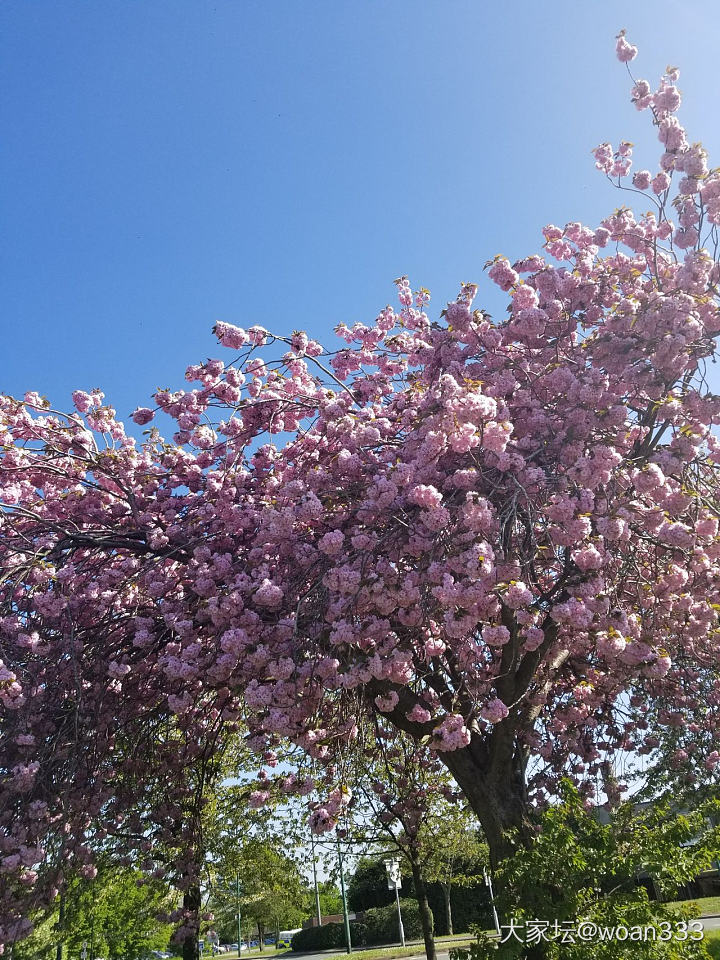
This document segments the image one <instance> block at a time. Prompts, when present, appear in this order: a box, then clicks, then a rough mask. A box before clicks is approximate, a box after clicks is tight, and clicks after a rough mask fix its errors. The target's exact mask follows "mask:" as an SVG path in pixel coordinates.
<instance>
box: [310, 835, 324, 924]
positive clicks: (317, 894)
mask: <svg viewBox="0 0 720 960" xmlns="http://www.w3.org/2000/svg"><path fill="white" fill-rule="evenodd" d="M310 850H311V851H312V864H313V886H314V887H315V913H316V914H317V922H318V926H319V927H321V926H322V910H321V909H320V890H319V889H318V880H317V863H316V860H315V837H314V835H313V832H312V831H310Z"/></svg>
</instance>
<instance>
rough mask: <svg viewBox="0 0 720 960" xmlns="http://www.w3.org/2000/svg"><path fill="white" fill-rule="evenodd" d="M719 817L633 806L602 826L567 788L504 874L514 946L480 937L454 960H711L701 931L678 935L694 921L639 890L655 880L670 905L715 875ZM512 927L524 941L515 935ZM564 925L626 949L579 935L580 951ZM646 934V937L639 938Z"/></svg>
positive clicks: (504, 916) (508, 937)
mask: <svg viewBox="0 0 720 960" xmlns="http://www.w3.org/2000/svg"><path fill="white" fill-rule="evenodd" d="M715 815H716V813H715ZM712 816H713V811H712V810H710V809H709V807H708V808H707V809H706V808H705V807H700V808H698V810H697V811H695V812H694V813H692V814H689V815H687V816H682V815H678V814H677V812H674V811H673V810H672V808H671V806H670V804H669V803H667V802H666V803H655V804H653V805H652V806H651V807H650V808H649V809H647V810H644V811H641V812H639V811H638V810H637V809H636V808H634V807H633V805H632V804H631V803H627V804H623V805H622V806H621V807H620V808H619V809H618V810H616V811H615V812H614V814H613V818H612V820H611V822H610V823H609V824H602V823H600V822H599V821H598V820H597V818H596V817H594V816H592V815H591V814H590V813H588V811H587V810H586V809H585V808H584V806H583V803H582V800H581V798H580V796H579V794H578V793H577V791H576V790H575V788H574V787H572V786H571V785H570V784H568V783H566V784H564V786H563V793H562V803H560V804H558V805H557V806H554V807H552V808H551V809H550V810H548V811H547V812H546V813H545V814H544V816H543V818H542V823H541V830H540V832H539V834H538V836H537V839H536V840H535V841H534V843H533V844H532V845H531V846H530V847H529V848H528V849H524V850H523V849H521V850H519V851H518V852H517V854H516V855H515V856H513V857H512V858H510V859H509V860H506V861H505V862H504V863H503V864H502V866H501V869H500V870H499V871H498V877H497V883H496V895H497V898H498V910H499V914H500V923H501V925H503V924H504V925H505V926H504V929H503V937H504V938H505V942H504V943H498V942H497V941H494V940H493V939H491V938H488V937H487V936H485V935H484V934H480V935H479V936H478V940H477V943H476V944H475V945H473V946H472V947H471V948H470V949H469V950H462V949H457V950H452V951H451V953H450V956H451V960H489V958H492V960H516V958H520V957H532V958H533V960H535V958H538V960H539V958H543V960H596V958H597V960H700V958H707V957H709V954H708V952H707V949H706V947H705V945H704V944H703V943H702V941H697V940H695V939H693V937H694V935H695V934H694V932H693V929H692V928H691V929H690V931H688V932H687V933H685V932H684V931H683V928H682V927H680V926H678V925H679V924H681V923H683V922H687V921H689V920H690V919H691V918H692V916H693V913H692V911H691V910H689V909H688V910H686V911H685V912H684V913H682V912H680V911H678V910H677V909H672V910H671V909H669V908H668V907H665V906H663V904H661V903H658V902H653V901H650V900H649V899H648V892H647V889H646V888H645V887H644V886H643V885H642V884H641V882H640V881H641V880H642V879H643V878H644V877H651V878H652V880H653V881H654V885H655V888H656V889H658V890H659V891H660V893H661V895H663V896H666V897H667V896H669V895H671V894H672V893H673V892H674V891H675V890H677V888H678V887H680V886H682V885H683V884H685V883H688V882H689V881H691V880H692V879H694V878H695V877H696V876H697V875H698V874H699V873H700V872H701V871H702V870H703V869H705V868H706V867H707V866H709V865H710V861H711V860H713V859H716V858H717V850H718V845H719V838H718V830H717V828H712V827H710V828H709V827H708V818H709V817H710V818H712ZM694 915H695V916H696V915H697V910H696V912H695V914H694ZM511 921H512V923H513V924H515V925H516V927H517V929H518V933H517V934H515V933H511V932H510V931H509V924H510V923H511ZM556 921H557V923H558V924H559V926H560V928H561V930H562V931H567V930H568V929H569V928H573V927H574V928H575V929H576V928H577V925H578V924H579V923H581V922H584V923H586V924H596V925H597V926H598V927H601V928H603V929H605V930H609V929H610V928H615V930H616V931H619V930H620V929H622V931H625V933H624V937H623V939H619V938H618V937H617V936H610V937H607V938H605V939H600V938H599V937H597V936H596V937H595V938H592V939H590V940H587V941H583V940H582V938H581V937H579V936H577V934H575V936H574V942H573V941H572V940H568V939H566V938H565V934H564V933H562V932H561V933H560V935H558V934H556V933H555V931H554V928H553V924H554V923H555V922H556ZM546 922H547V923H549V927H547V928H543V929H542V932H541V933H540V934H539V935H535V934H534V935H532V939H531V936H530V935H529V931H530V930H531V929H534V930H535V932H536V934H537V930H538V925H539V924H544V923H546ZM585 929H587V928H585ZM645 930H647V931H648V933H647V934H646V935H643V936H642V937H641V936H640V934H638V931H640V932H642V931H645ZM633 931H635V934H633ZM653 931H657V936H658V937H659V936H660V934H663V935H664V934H665V933H667V932H668V931H671V932H672V938H671V939H653ZM691 934H692V935H691ZM683 936H684V937H685V939H682V937H683Z"/></svg>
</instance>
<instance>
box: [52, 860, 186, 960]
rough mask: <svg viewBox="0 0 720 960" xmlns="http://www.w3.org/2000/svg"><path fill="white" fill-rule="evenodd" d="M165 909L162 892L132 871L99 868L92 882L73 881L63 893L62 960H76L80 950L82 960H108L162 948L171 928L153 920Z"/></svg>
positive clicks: (166, 892) (121, 959)
mask: <svg viewBox="0 0 720 960" xmlns="http://www.w3.org/2000/svg"><path fill="white" fill-rule="evenodd" d="M170 907H171V895H170V892H169V889H168V886H167V885H166V884H164V883H160V882H154V881H148V880H147V879H145V878H143V876H142V874H141V873H140V872H139V871H136V870H116V869H113V868H112V867H110V866H105V867H101V869H100V871H99V872H98V875H97V876H96V877H95V878H94V879H92V880H90V879H84V878H76V879H75V880H73V881H72V883H71V884H70V886H69V888H68V891H67V893H66V898H65V911H64V914H65V915H64V920H63V923H62V933H63V936H64V942H65V946H66V949H67V957H68V960H75V958H79V957H81V956H82V950H83V944H87V955H88V957H94V956H102V957H107V958H108V960H125V958H127V957H132V958H134V957H139V956H141V955H142V954H144V953H147V952H148V951H149V950H151V949H153V948H160V947H165V946H166V945H167V943H168V941H169V939H170V936H171V933H172V926H171V925H170V924H164V923H161V922H160V920H159V919H158V916H159V915H160V914H162V913H163V912H164V911H168V909H169V908H170Z"/></svg>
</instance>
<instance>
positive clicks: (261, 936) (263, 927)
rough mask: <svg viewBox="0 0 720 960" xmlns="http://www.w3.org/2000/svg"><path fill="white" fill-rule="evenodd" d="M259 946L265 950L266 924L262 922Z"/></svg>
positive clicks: (259, 932)
mask: <svg viewBox="0 0 720 960" xmlns="http://www.w3.org/2000/svg"><path fill="white" fill-rule="evenodd" d="M258 945H259V947H260V950H261V951H263V950H264V949H265V924H263V923H260V921H258Z"/></svg>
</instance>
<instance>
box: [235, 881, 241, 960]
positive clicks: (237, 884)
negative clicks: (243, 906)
mask: <svg viewBox="0 0 720 960" xmlns="http://www.w3.org/2000/svg"><path fill="white" fill-rule="evenodd" d="M235 909H236V912H237V925H238V957H239V956H240V954H241V953H242V925H241V920H240V874H239V873H236V874H235Z"/></svg>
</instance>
